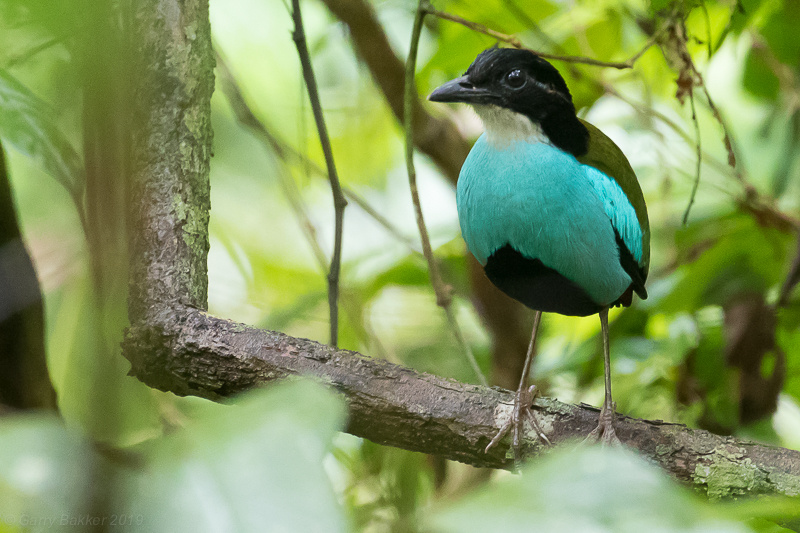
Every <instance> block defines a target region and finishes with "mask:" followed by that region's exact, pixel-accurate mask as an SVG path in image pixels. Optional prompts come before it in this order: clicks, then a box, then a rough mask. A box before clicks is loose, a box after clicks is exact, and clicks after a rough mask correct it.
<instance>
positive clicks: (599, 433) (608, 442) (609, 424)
mask: <svg viewBox="0 0 800 533" xmlns="http://www.w3.org/2000/svg"><path fill="white" fill-rule="evenodd" d="M616 410H617V403H616V402H611V404H610V405H607V404H606V403H605V402H604V403H603V408H602V409H601V410H600V417H599V419H598V421H597V427H596V428H594V429H593V430H592V432H591V433H589V434H588V435H587V436H586V438H585V439H583V442H584V443H589V442H599V443H600V444H601V445H602V446H622V441H620V440H619V437H617V431H616V430H615V429H614V419H615V418H616Z"/></svg>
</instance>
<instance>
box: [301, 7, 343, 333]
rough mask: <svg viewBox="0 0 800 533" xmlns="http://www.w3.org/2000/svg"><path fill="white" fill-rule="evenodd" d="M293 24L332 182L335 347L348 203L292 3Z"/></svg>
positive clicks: (330, 286)
mask: <svg viewBox="0 0 800 533" xmlns="http://www.w3.org/2000/svg"><path fill="white" fill-rule="evenodd" d="M292 20H293V22H294V31H293V32H292V39H293V40H294V43H295V45H296V46H297V53H298V54H299V55H300V64H301V65H302V68H303V79H305V82H306V88H307V89H308V98H309V100H310V101H311V109H312V111H313V112H314V121H315V122H316V123H317V130H318V132H319V141H320V144H321V145H322V152H323V153H324V154H325V164H326V166H327V167H328V177H329V179H330V182H331V191H332V192H333V207H334V219H335V235H334V244H333V257H332V258H331V268H330V271H329V272H328V306H329V307H330V320H331V344H332V345H333V346H336V345H337V344H338V342H339V306H338V299H339V274H340V271H341V264H342V233H343V225H344V208H345V207H346V206H347V200H345V198H344V195H343V194H342V188H341V186H340V185H339V175H338V174H337V173H336V165H335V164H334V162H333V150H332V149H331V142H330V139H329V138H328V130H327V128H326V127H325V117H324V116H323V114H322V105H321V104H320V99H319V90H318V89H317V80H316V79H315V77H314V70H313V68H312V67H311V56H310V54H309V53H308V46H307V44H306V35H305V31H304V30H303V18H302V15H301V13H300V0H292Z"/></svg>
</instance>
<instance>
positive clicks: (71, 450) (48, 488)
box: [0, 415, 95, 531]
mask: <svg viewBox="0 0 800 533" xmlns="http://www.w3.org/2000/svg"><path fill="white" fill-rule="evenodd" d="M94 464H95V458H94V456H93V452H92V450H91V448H90V446H89V444H88V442H86V441H84V440H83V439H82V438H80V437H79V436H78V435H76V434H74V433H72V432H70V431H68V430H67V429H66V428H65V427H64V424H63V422H62V421H61V420H59V419H58V418H56V417H55V416H49V415H48V416H39V415H20V416H9V417H6V418H4V419H3V420H2V422H0V530H2V527H3V526H20V527H23V528H25V530H26V531H45V530H53V529H56V527H54V526H60V525H62V524H61V522H60V521H61V520H62V518H64V517H66V518H67V519H69V518H70V517H78V516H80V515H82V514H83V513H85V512H87V511H88V508H87V505H86V502H88V501H89V496H90V494H91V491H92V482H93V481H95V479H94V478H93V473H94V468H93V465H94ZM26 526H27V527H30V529H27V527H26ZM60 530H61V531H63V530H65V529H64V528H62V529H60Z"/></svg>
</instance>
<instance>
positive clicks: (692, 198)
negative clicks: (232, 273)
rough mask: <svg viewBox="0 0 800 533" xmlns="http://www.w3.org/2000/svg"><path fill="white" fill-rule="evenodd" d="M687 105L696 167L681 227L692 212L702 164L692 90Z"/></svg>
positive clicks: (698, 126)
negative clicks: (692, 133) (690, 111)
mask: <svg viewBox="0 0 800 533" xmlns="http://www.w3.org/2000/svg"><path fill="white" fill-rule="evenodd" d="M689 104H690V105H691V106H692V122H693V123H694V131H695V135H696V137H695V147H696V148H697V167H696V168H695V175H694V184H693V185H692V192H691V194H690V195H689V205H687V206H686V210H685V211H684V212H683V225H684V226H685V225H686V223H687V222H688V221H689V212H690V211H691V210H692V204H694V199H695V196H697V188H698V187H699V186H700V166H701V165H702V163H703V147H702V145H701V144H700V121H699V120H698V119H697V109H696V108H695V105H694V90H693V89H692V90H690V91H689Z"/></svg>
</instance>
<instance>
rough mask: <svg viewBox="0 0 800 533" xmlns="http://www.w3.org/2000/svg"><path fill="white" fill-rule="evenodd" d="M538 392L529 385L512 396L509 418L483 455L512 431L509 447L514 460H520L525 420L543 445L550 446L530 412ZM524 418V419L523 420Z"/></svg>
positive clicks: (548, 440)
mask: <svg viewBox="0 0 800 533" xmlns="http://www.w3.org/2000/svg"><path fill="white" fill-rule="evenodd" d="M537 392H538V390H537V388H536V385H531V386H530V387H528V388H527V389H522V390H518V391H517V394H516V395H515V396H514V408H513V410H512V411H511V416H510V417H508V420H506V422H505V423H504V424H503V426H502V427H501V428H500V430H499V431H498V432H497V434H496V435H495V436H494V438H493V439H492V440H491V442H489V444H488V445H487V446H486V449H485V453H489V451H490V450H491V449H492V448H494V447H495V446H497V444H498V443H499V442H500V441H501V440H502V439H503V437H505V436H506V435H507V434H508V432H509V431H512V430H513V438H512V441H511V447H512V449H513V450H514V460H515V461H517V462H519V460H520V444H521V441H522V437H521V436H522V433H523V430H524V425H525V420H526V419H527V420H528V422H529V423H530V425H531V427H532V428H533V430H534V431H535V432H536V435H537V437H538V438H539V439H540V440H541V441H542V442H543V443H545V444H550V439H548V438H547V435H545V434H544V431H542V428H541V426H540V425H539V422H538V421H537V420H536V415H534V414H533V411H532V410H531V405H532V404H533V399H534V398H535V397H536V393H537ZM523 417H524V418H523Z"/></svg>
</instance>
